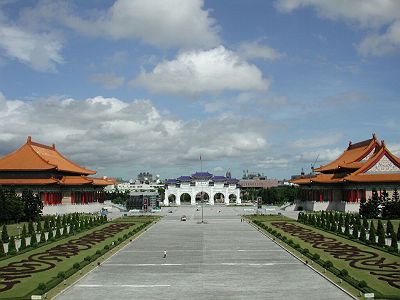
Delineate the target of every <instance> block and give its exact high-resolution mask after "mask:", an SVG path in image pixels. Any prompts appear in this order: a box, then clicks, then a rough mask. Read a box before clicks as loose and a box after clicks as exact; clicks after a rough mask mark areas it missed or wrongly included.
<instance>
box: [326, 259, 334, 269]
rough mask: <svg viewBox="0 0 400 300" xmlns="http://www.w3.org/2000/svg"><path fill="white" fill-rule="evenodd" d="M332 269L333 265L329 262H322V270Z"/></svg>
mask: <svg viewBox="0 0 400 300" xmlns="http://www.w3.org/2000/svg"><path fill="white" fill-rule="evenodd" d="M331 267H333V263H332V262H331V261H330V260H327V261H325V262H324V268H326V269H329V268H331Z"/></svg>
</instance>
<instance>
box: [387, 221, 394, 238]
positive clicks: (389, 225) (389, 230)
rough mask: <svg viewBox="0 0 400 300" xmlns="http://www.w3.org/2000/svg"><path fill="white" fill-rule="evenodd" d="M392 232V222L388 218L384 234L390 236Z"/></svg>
mask: <svg viewBox="0 0 400 300" xmlns="http://www.w3.org/2000/svg"><path fill="white" fill-rule="evenodd" d="M393 233H394V228H393V224H392V222H390V220H389V221H388V222H387V224H386V234H387V237H391V236H392V234H393Z"/></svg>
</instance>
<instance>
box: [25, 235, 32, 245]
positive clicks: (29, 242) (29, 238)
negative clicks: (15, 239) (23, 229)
mask: <svg viewBox="0 0 400 300" xmlns="http://www.w3.org/2000/svg"><path fill="white" fill-rule="evenodd" d="M25 243H26V246H27V247H28V246H30V244H31V237H30V236H28V237H26V238H25Z"/></svg>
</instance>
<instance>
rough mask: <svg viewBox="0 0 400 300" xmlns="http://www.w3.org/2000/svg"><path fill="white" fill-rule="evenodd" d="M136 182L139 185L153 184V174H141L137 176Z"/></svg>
mask: <svg viewBox="0 0 400 300" xmlns="http://www.w3.org/2000/svg"><path fill="white" fill-rule="evenodd" d="M137 179H138V181H140V182H141V183H149V182H153V174H150V173H149V172H141V173H139V175H138V176H137Z"/></svg>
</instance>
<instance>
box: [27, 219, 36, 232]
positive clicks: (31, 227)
mask: <svg viewBox="0 0 400 300" xmlns="http://www.w3.org/2000/svg"><path fill="white" fill-rule="evenodd" d="M34 232H35V227H34V226H33V222H32V220H31V221H29V223H28V233H29V235H31V234H32V233H34Z"/></svg>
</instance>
